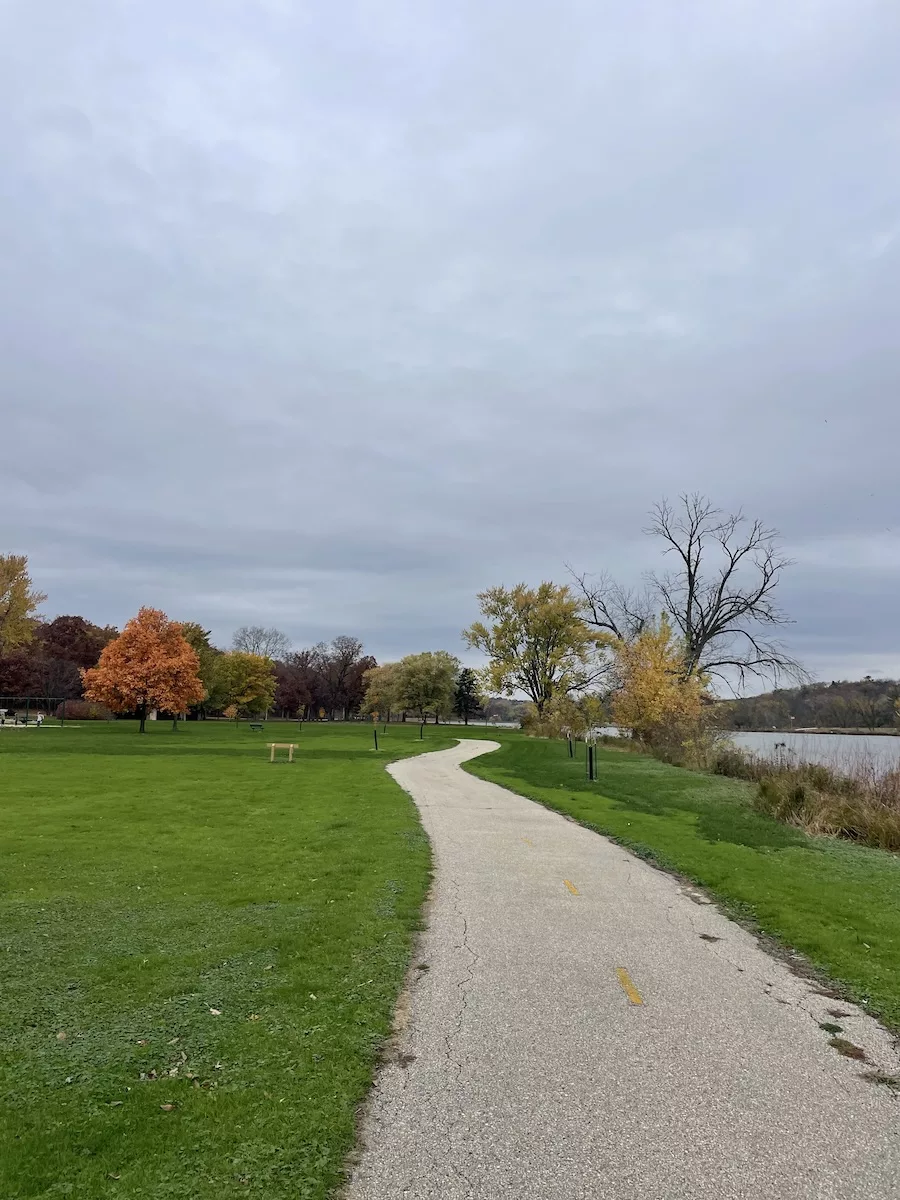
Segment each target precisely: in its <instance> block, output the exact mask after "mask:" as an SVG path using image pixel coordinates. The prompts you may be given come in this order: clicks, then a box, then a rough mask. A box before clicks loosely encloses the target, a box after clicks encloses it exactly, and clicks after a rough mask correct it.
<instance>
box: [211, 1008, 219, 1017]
mask: <svg viewBox="0 0 900 1200" xmlns="http://www.w3.org/2000/svg"><path fill="white" fill-rule="evenodd" d="M209 1011H210V1012H211V1013H212V1015H213V1016H214V1017H221V1015H222V1010H221V1008H211V1009H210V1010H209Z"/></svg>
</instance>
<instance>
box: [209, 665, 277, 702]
mask: <svg viewBox="0 0 900 1200" xmlns="http://www.w3.org/2000/svg"><path fill="white" fill-rule="evenodd" d="M216 678H217V681H218V684H219V686H220V688H221V692H222V698H223V699H224V700H226V701H227V702H228V703H227V707H226V709H225V713H226V715H230V714H231V713H233V714H234V715H235V716H237V715H238V714H240V713H244V714H250V715H255V714H259V713H268V711H269V709H270V708H271V707H272V703H273V701H274V700H275V664H274V663H273V662H272V660H271V658H268V657H267V656H266V655H265V654H251V653H249V652H248V651H245V650H230V651H229V652H228V653H227V654H222V655H221V656H220V657H219V660H218V662H217V664H216Z"/></svg>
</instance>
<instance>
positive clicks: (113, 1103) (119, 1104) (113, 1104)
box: [109, 1100, 125, 1108]
mask: <svg viewBox="0 0 900 1200" xmlns="http://www.w3.org/2000/svg"><path fill="white" fill-rule="evenodd" d="M124 1103H125V1101H124V1100H110V1102H109V1107H110V1108H121V1107H122V1105H123V1104H124Z"/></svg>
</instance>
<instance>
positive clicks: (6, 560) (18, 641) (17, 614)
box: [0, 554, 47, 654]
mask: <svg viewBox="0 0 900 1200" xmlns="http://www.w3.org/2000/svg"><path fill="white" fill-rule="evenodd" d="M46 599H47V597H46V596H45V595H44V593H43V592H38V591H35V589H34V588H33V587H32V584H31V576H30V575H29V574H28V559H27V558H26V557H25V555H24V554H0V654H2V653H3V652H4V651H6V650H14V649H15V648H16V647H17V646H24V645H25V644H26V643H27V642H30V641H31V638H32V634H33V632H34V627H35V625H36V623H37V617H36V613H37V610H38V608H39V607H40V605H41V604H43V602H44V601H45V600H46Z"/></svg>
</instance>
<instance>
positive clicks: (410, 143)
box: [0, 0, 900, 677]
mask: <svg viewBox="0 0 900 1200" xmlns="http://www.w3.org/2000/svg"><path fill="white" fill-rule="evenodd" d="M298 9H302V10H303V11H300V12H298V11H297V10H298ZM3 19H4V25H5V30H4V37H3V38H2V39H0V112H2V113H4V114H5V116H4V118H3V120H2V123H0V155H2V161H3V163H4V168H3V173H4V186H3V187H2V189H0V221H2V225H3V230H4V233H5V235H6V236H5V239H4V240H5V244H6V245H7V247H8V249H7V252H6V253H5V254H4V255H3V257H2V261H0V271H2V275H3V287H2V290H0V345H2V352H3V357H2V362H3V367H4V387H3V392H2V400H0V405H2V415H0V480H2V497H3V500H2V505H0V543H2V545H3V548H4V549H7V548H8V549H15V550H18V551H24V552H27V553H29V555H30V557H31V561H32V565H33V567H34V571H35V574H36V576H37V577H38V579H39V581H40V583H41V585H42V586H43V588H44V590H46V591H48V592H49V593H50V600H49V602H48V611H52V612H65V611H80V612H83V613H84V614H85V615H88V616H91V617H93V618H94V619H96V620H101V621H114V622H117V623H121V622H122V621H124V620H125V619H127V617H128V616H129V615H131V614H132V613H133V612H134V611H135V609H136V608H137V607H138V606H139V605H140V604H141V603H158V604H162V605H164V606H165V607H166V608H167V609H168V610H169V611H170V612H172V613H174V614H177V615H184V616H186V617H191V618H197V619H201V620H205V621H207V622H208V623H209V624H210V625H212V627H213V629H214V631H215V633H216V635H217V636H218V637H219V638H220V639H221V640H225V639H227V638H228V636H229V634H230V631H231V629H232V628H233V627H234V626H236V625H238V624H241V623H244V622H248V621H257V620H259V621H264V622H266V623H268V622H269V621H274V622H276V623H278V624H279V625H280V626H282V627H283V628H285V629H286V630H288V631H289V632H290V634H291V635H292V636H293V637H294V638H295V639H296V640H297V641H298V642H305V641H308V640H310V639H315V638H318V637H322V636H330V635H332V634H334V633H338V632H343V631H352V632H358V633H360V634H361V635H362V636H363V637H364V638H365V639H366V642H367V644H368V645H369V646H370V648H371V649H372V650H373V651H374V652H375V653H376V654H379V655H395V654H399V653H402V652H405V651H407V650H414V649H418V648H421V647H423V646H446V647H447V648H449V649H452V650H454V651H458V650H459V649H460V645H459V639H458V633H459V630H460V628H461V627H462V626H463V625H464V624H466V623H468V622H469V621H470V620H471V619H472V617H473V615H474V607H475V604H474V592H475V591H476V590H477V589H478V588H480V587H483V586H486V585H488V584H490V583H493V582H498V581H506V582H510V583H511V582H514V581H515V580H517V579H519V578H525V579H531V580H537V579H539V578H541V577H554V578H560V577H562V576H563V575H564V567H563V563H564V562H571V563H573V564H575V565H577V566H579V567H581V568H585V569H595V568H596V569H599V568H606V569H608V570H610V571H612V572H613V573H614V574H618V575H620V576H622V577H623V578H625V579H629V580H634V579H636V578H638V577H639V575H640V573H641V571H643V570H645V569H647V568H648V567H650V566H652V565H653V563H654V561H655V550H654V548H653V547H652V545H650V544H648V543H647V541H646V539H644V538H643V537H642V535H641V533H640V530H641V528H642V526H643V525H644V523H645V514H646V510H647V509H648V507H649V505H650V504H651V503H652V502H653V501H654V500H655V499H657V498H659V497H660V496H662V495H663V494H666V493H668V494H673V493H676V492H678V491H680V490H695V489H698V490H702V491H705V492H707V493H709V494H710V495H712V496H713V497H714V498H715V499H716V500H717V502H719V503H721V504H722V505H723V506H727V507H737V506H743V507H744V508H745V509H746V510H747V511H749V512H750V513H752V514H754V515H759V516H761V517H763V518H764V519H765V520H767V521H768V522H770V523H772V524H775V525H777V526H779V527H780V528H781V529H782V530H783V532H784V535H785V538H786V541H787V543H788V546H789V548H790V550H791V552H792V554H793V555H794V556H795V558H796V559H797V566H796V567H795V568H794V569H793V572H792V576H791V580H790V583H789V585H788V587H787V589H786V593H785V601H786V603H787V605H788V607H789V608H790V610H791V612H792V615H793V616H794V617H795V618H796V624H795V625H794V626H793V627H792V629H791V631H790V640H791V643H792V645H793V646H794V648H795V649H796V650H797V651H798V652H800V653H801V654H802V655H803V656H804V658H805V660H806V661H807V663H808V664H809V666H810V667H811V669H812V670H813V671H814V672H816V673H819V674H822V675H827V676H828V677H835V676H837V675H854V674H858V673H860V672H864V671H872V670H877V671H879V672H891V673H894V674H898V675H900V644H898V640H897V634H896V621H895V613H894V603H893V602H894V597H895V596H896V594H897V584H898V575H900V517H898V490H900V489H898V482H897V455H896V446H897V444H898V436H900V415H898V414H900V406H898V404H897V401H896V396H897V392H898V384H900V356H898V351H897V345H896V328H897V324H898V317H900V313H898V298H900V153H898V150H900V122H898V118H897V114H898V111H900V108H898V102H900V83H898V81H897V77H896V69H895V68H896V59H897V51H898V46H900V12H898V10H897V8H896V5H894V4H892V3H890V2H889V0H883V2H878V0H869V2H861V0H855V2H854V3H850V0H818V2H816V3H811V4H807V5H803V6H791V5H788V6H784V11H776V10H773V9H772V7H771V6H770V5H764V4H763V3H762V2H761V0H741V2H735V3H733V4H724V5H723V4H721V3H717V2H714V0H687V2H686V3H684V4H682V5H679V6H677V7H673V6H671V5H668V4H663V3H662V0H647V2H646V3H643V4H640V5H632V6H622V5H621V4H614V3H612V2H611V0H609V2H602V3H599V4H598V3H596V2H594V3H588V2H587V0H565V2H564V3H563V4H562V6H561V8H559V9H558V11H556V12H554V14H553V15H552V17H551V15H550V13H549V10H548V9H547V7H546V6H545V5H538V4H532V3H521V0H520V2H517V3H512V0H496V2H495V3H492V4H483V3H477V2H476V0H462V2H461V3H459V4H454V5H449V6H448V5H446V4H439V3H437V2H436V0H425V2H417V3H412V0H380V2H379V3H375V0H355V2H351V0H341V2H339V3H337V4H330V5H326V4H318V5H308V6H298V5H295V4H290V3H287V2H282V0H256V2H253V0H215V2H214V0H193V2H192V3H189V4H187V5H184V4H181V5H176V4H174V3H172V2H171V0H164V2H163V3H162V4H161V5H156V6H155V7H153V9H152V10H151V9H149V8H148V9H141V7H140V6H133V5H126V4H122V3H118V2H116V0H85V2H84V3H81V4H79V5H74V6H73V5H70V4H64V3H63V2H62V0H37V2H35V0H31V2H29V3H27V4H26V3H25V2H24V0H13V3H11V4H9V5H7V7H6V10H5V14H4V18H3Z"/></svg>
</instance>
